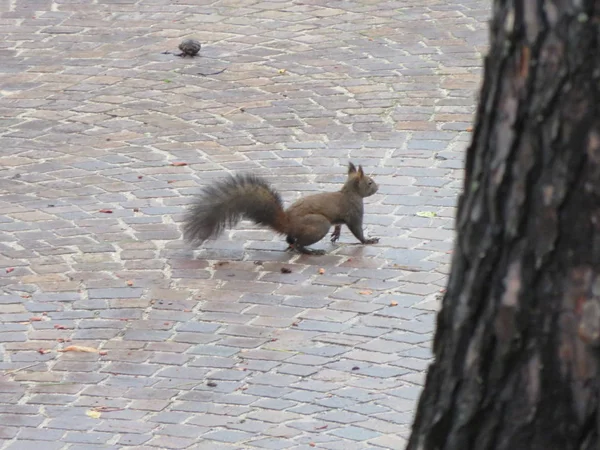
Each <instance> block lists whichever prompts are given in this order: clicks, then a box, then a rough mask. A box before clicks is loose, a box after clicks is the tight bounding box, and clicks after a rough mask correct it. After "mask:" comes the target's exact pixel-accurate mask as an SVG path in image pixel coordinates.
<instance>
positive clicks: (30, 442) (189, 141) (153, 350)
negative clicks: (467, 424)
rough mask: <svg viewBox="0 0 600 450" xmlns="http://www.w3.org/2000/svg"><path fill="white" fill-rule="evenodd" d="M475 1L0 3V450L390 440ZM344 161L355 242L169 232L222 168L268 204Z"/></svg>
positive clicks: (443, 234)
mask: <svg viewBox="0 0 600 450" xmlns="http://www.w3.org/2000/svg"><path fill="white" fill-rule="evenodd" d="M488 3H489V2H487V1H483V0H460V1H457V2H445V1H442V0H421V1H419V2H417V1H400V2H395V1H384V0H374V1H371V2H356V1H335V2H331V1H328V2H326V1H322V0H321V1H317V0H301V1H288V0H286V1H270V2H267V1H263V2H261V1H254V0H233V1H225V0H223V1H211V0H209V1H205V2H195V1H187V2H186V1H175V2H173V1H169V0H98V1H96V0H94V1H91V0H90V1H64V0H62V1H58V0H36V1H31V0H12V1H10V2H8V1H6V2H1V3H0V31H1V32H2V36H3V40H2V43H1V44H0V56H1V59H2V63H1V64H0V125H1V127H0V291H1V295H0V449H2V450H6V449H32V448H44V449H57V450H64V449H69V450H74V449H86V450H90V449H95V448H102V449H112V448H115V449H117V448H136V449H157V448H160V449H198V450H201V449H211V450H219V449H247V450H251V449H310V448H323V449H342V448H343V449H345V450H350V449H378V448H384V449H385V448H393V449H397V448H402V447H403V445H404V443H405V441H406V439H407V438H408V436H409V432H410V425H411V421H412V415H413V412H414V406H415V402H416V401H417V399H418V395H419V392H420V388H421V386H422V383H423V379H424V373H425V370H426V368H427V364H428V363H429V360H430V350H429V349H430V345H431V339H432V330H433V326H434V322H435V316H434V314H435V311H436V309H437V307H438V302H439V296H440V292H441V290H442V289H443V288H444V286H445V282H446V276H447V273H448V270H449V263H450V256H451V255H450V251H451V249H452V239H453V231H452V228H453V216H454V213H455V204H456V200H457V194H458V192H459V190H460V188H461V178H462V165H463V157H464V150H465V148H466V146H467V145H468V143H469V139H470V137H471V136H470V133H469V132H468V130H467V129H468V127H470V126H471V122H472V118H473V112H474V103H475V99H476V96H477V92H478V88H479V82H480V77H481V69H480V66H481V56H482V52H484V51H485V46H486V39H487V30H486V20H487V18H488V16H489V13H490V11H489V5H488ZM185 37H196V38H198V39H200V41H201V42H202V43H203V47H202V51H201V56H200V57H198V58H186V59H184V58H178V57H176V56H174V55H173V54H168V53H163V52H165V51H167V50H169V51H171V52H172V53H175V52H177V45H178V44H179V42H180V40H181V39H182V38H185ZM349 160H352V161H353V162H354V163H357V164H362V165H363V166H364V167H365V169H366V171H367V172H368V173H373V176H374V177H375V178H376V180H377V181H378V183H379V184H380V186H381V187H380V191H379V193H378V194H377V195H375V196H373V197H371V198H369V199H368V201H367V205H366V211H367V214H366V216H365V224H366V227H367V234H368V235H371V236H378V237H380V238H381V241H380V243H379V244H377V245H373V246H367V247H363V246H360V245H356V243H355V242H354V240H353V238H352V237H351V235H350V233H349V232H348V231H347V230H346V229H344V230H343V231H342V238H341V241H340V243H338V244H337V245H335V246H334V245H332V244H330V243H329V242H328V241H326V240H325V241H324V242H323V243H321V244H320V245H319V247H321V248H326V249H327V250H329V251H330V254H328V255H327V256H324V257H312V256H304V255H303V256H300V255H291V254H289V253H285V252H284V251H283V250H284V249H285V243H284V242H283V241H282V239H281V238H280V237H277V236H275V235H274V234H273V233H271V232H269V231H267V230H262V229H259V228H257V227H254V226H252V225H250V224H247V223H243V224H241V225H240V226H239V227H238V228H236V229H234V230H229V231H227V232H226V233H225V234H224V235H223V236H221V238H219V239H217V240H214V241H210V242H207V243H206V244H205V245H204V246H203V247H202V248H201V249H198V250H193V249H190V248H188V247H186V246H185V245H184V244H183V243H182V241H181V233H180V222H181V219H182V212H183V210H184V207H185V206H186V205H187V204H189V202H190V201H191V200H192V198H193V195H194V194H195V193H196V192H198V190H199V186H201V185H204V184H206V183H210V182H211V181H212V180H215V179H217V178H219V177H221V176H222V175H223V174H224V173H226V172H233V171H238V170H249V171H253V172H255V173H258V174H262V175H265V176H267V177H268V178H269V179H270V180H272V182H273V184H274V185H275V186H276V187H277V188H278V189H279V190H280V191H281V193H282V195H283V197H284V199H285V201H286V202H289V201H292V200H294V199H295V198H297V196H298V195H302V194H308V193H312V192H315V191H322V190H334V189H337V188H338V187H339V185H340V183H341V182H342V181H343V179H344V176H345V166H346V164H347V162H348V161H349ZM422 213H435V216H432V215H431V214H422ZM282 267H287V268H288V269H290V270H291V273H289V274H284V273H282V272H281V268H282ZM320 269H324V270H323V271H321V270H320ZM321 272H324V273H321ZM69 346H85V347H92V348H95V349H99V350H100V353H85V352H72V351H67V352H59V350H61V349H65V348H68V347H69Z"/></svg>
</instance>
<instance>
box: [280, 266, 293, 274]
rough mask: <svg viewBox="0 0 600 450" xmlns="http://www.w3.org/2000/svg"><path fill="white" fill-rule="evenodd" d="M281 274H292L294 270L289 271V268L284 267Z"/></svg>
mask: <svg viewBox="0 0 600 450" xmlns="http://www.w3.org/2000/svg"><path fill="white" fill-rule="evenodd" d="M281 273H292V270H291V269H288V268H287V267H282V268H281Z"/></svg>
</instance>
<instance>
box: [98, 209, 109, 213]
mask: <svg viewBox="0 0 600 450" xmlns="http://www.w3.org/2000/svg"><path fill="white" fill-rule="evenodd" d="M98 212H101V213H104V214H112V209H101V210H100V211H98Z"/></svg>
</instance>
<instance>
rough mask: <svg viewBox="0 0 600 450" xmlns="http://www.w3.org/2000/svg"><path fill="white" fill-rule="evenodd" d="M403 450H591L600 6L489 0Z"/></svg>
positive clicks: (597, 321) (598, 442)
mask: <svg viewBox="0 0 600 450" xmlns="http://www.w3.org/2000/svg"><path fill="white" fill-rule="evenodd" d="M490 28H491V34H490V44H491V48H490V52H489V56H488V57H487V58H486V61H485V75H484V83H483V87H482V92H481V99H480V103H479V110H478V113H477V121H476V127H475V131H474V136H473V142H472V145H471V147H470V148H469V150H468V154H467V162H466V179H465V185H464V193H463V195H462V196H461V199H460V202H459V210H458V215H457V222H456V226H457V231H458V236H457V243H456V246H455V251H454V255H453V262H452V273H451V275H450V279H449V282H448V289H447V293H446V295H445V298H444V301H443V306H442V310H441V312H440V314H439V316H438V325H437V331H436V336H435V342H434V354H435V362H434V364H432V366H431V367H430V369H429V372H428V376H427V381H426V386H425V390H424V392H423V395H422V397H421V399H420V403H419V407H418V411H417V415H416V419H415V423H414V427H413V433H412V437H411V439H410V442H409V444H408V447H407V449H408V450H469V449H473V450H487V449H494V450H504V449H506V450H509V449H510V450H536V449H543V450H550V449H560V450H570V449H582V450H583V449H585V450H592V449H594V450H596V449H598V448H600V439H599V434H600V416H599V415H598V394H599V392H598V391H599V384H600V372H599V368H600V365H599V363H600V349H599V347H598V345H599V344H600V334H599V333H600V111H599V109H600V48H599V47H598V43H599V36H600V31H599V30H600V1H598V0H597V1H594V0H579V1H577V0H554V1H550V0H546V1H544V0H515V1H506V0H496V1H495V2H494V9H493V19H492V21H491V25H490Z"/></svg>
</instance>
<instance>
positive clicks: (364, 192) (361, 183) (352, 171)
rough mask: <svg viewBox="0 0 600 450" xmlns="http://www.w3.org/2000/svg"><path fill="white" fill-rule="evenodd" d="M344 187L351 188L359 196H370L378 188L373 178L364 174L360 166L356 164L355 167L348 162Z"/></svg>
mask: <svg viewBox="0 0 600 450" xmlns="http://www.w3.org/2000/svg"><path fill="white" fill-rule="evenodd" d="M345 187H349V188H351V189H352V190H353V191H355V192H356V193H358V194H359V195H360V196H361V197H370V196H371V195H373V194H374V193H375V192H377V189H379V186H377V183H375V180H374V179H373V178H371V177H370V176H368V175H365V172H364V171H363V168H362V166H358V169H357V168H356V166H355V165H354V164H352V163H349V164H348V180H347V181H346V185H345Z"/></svg>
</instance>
